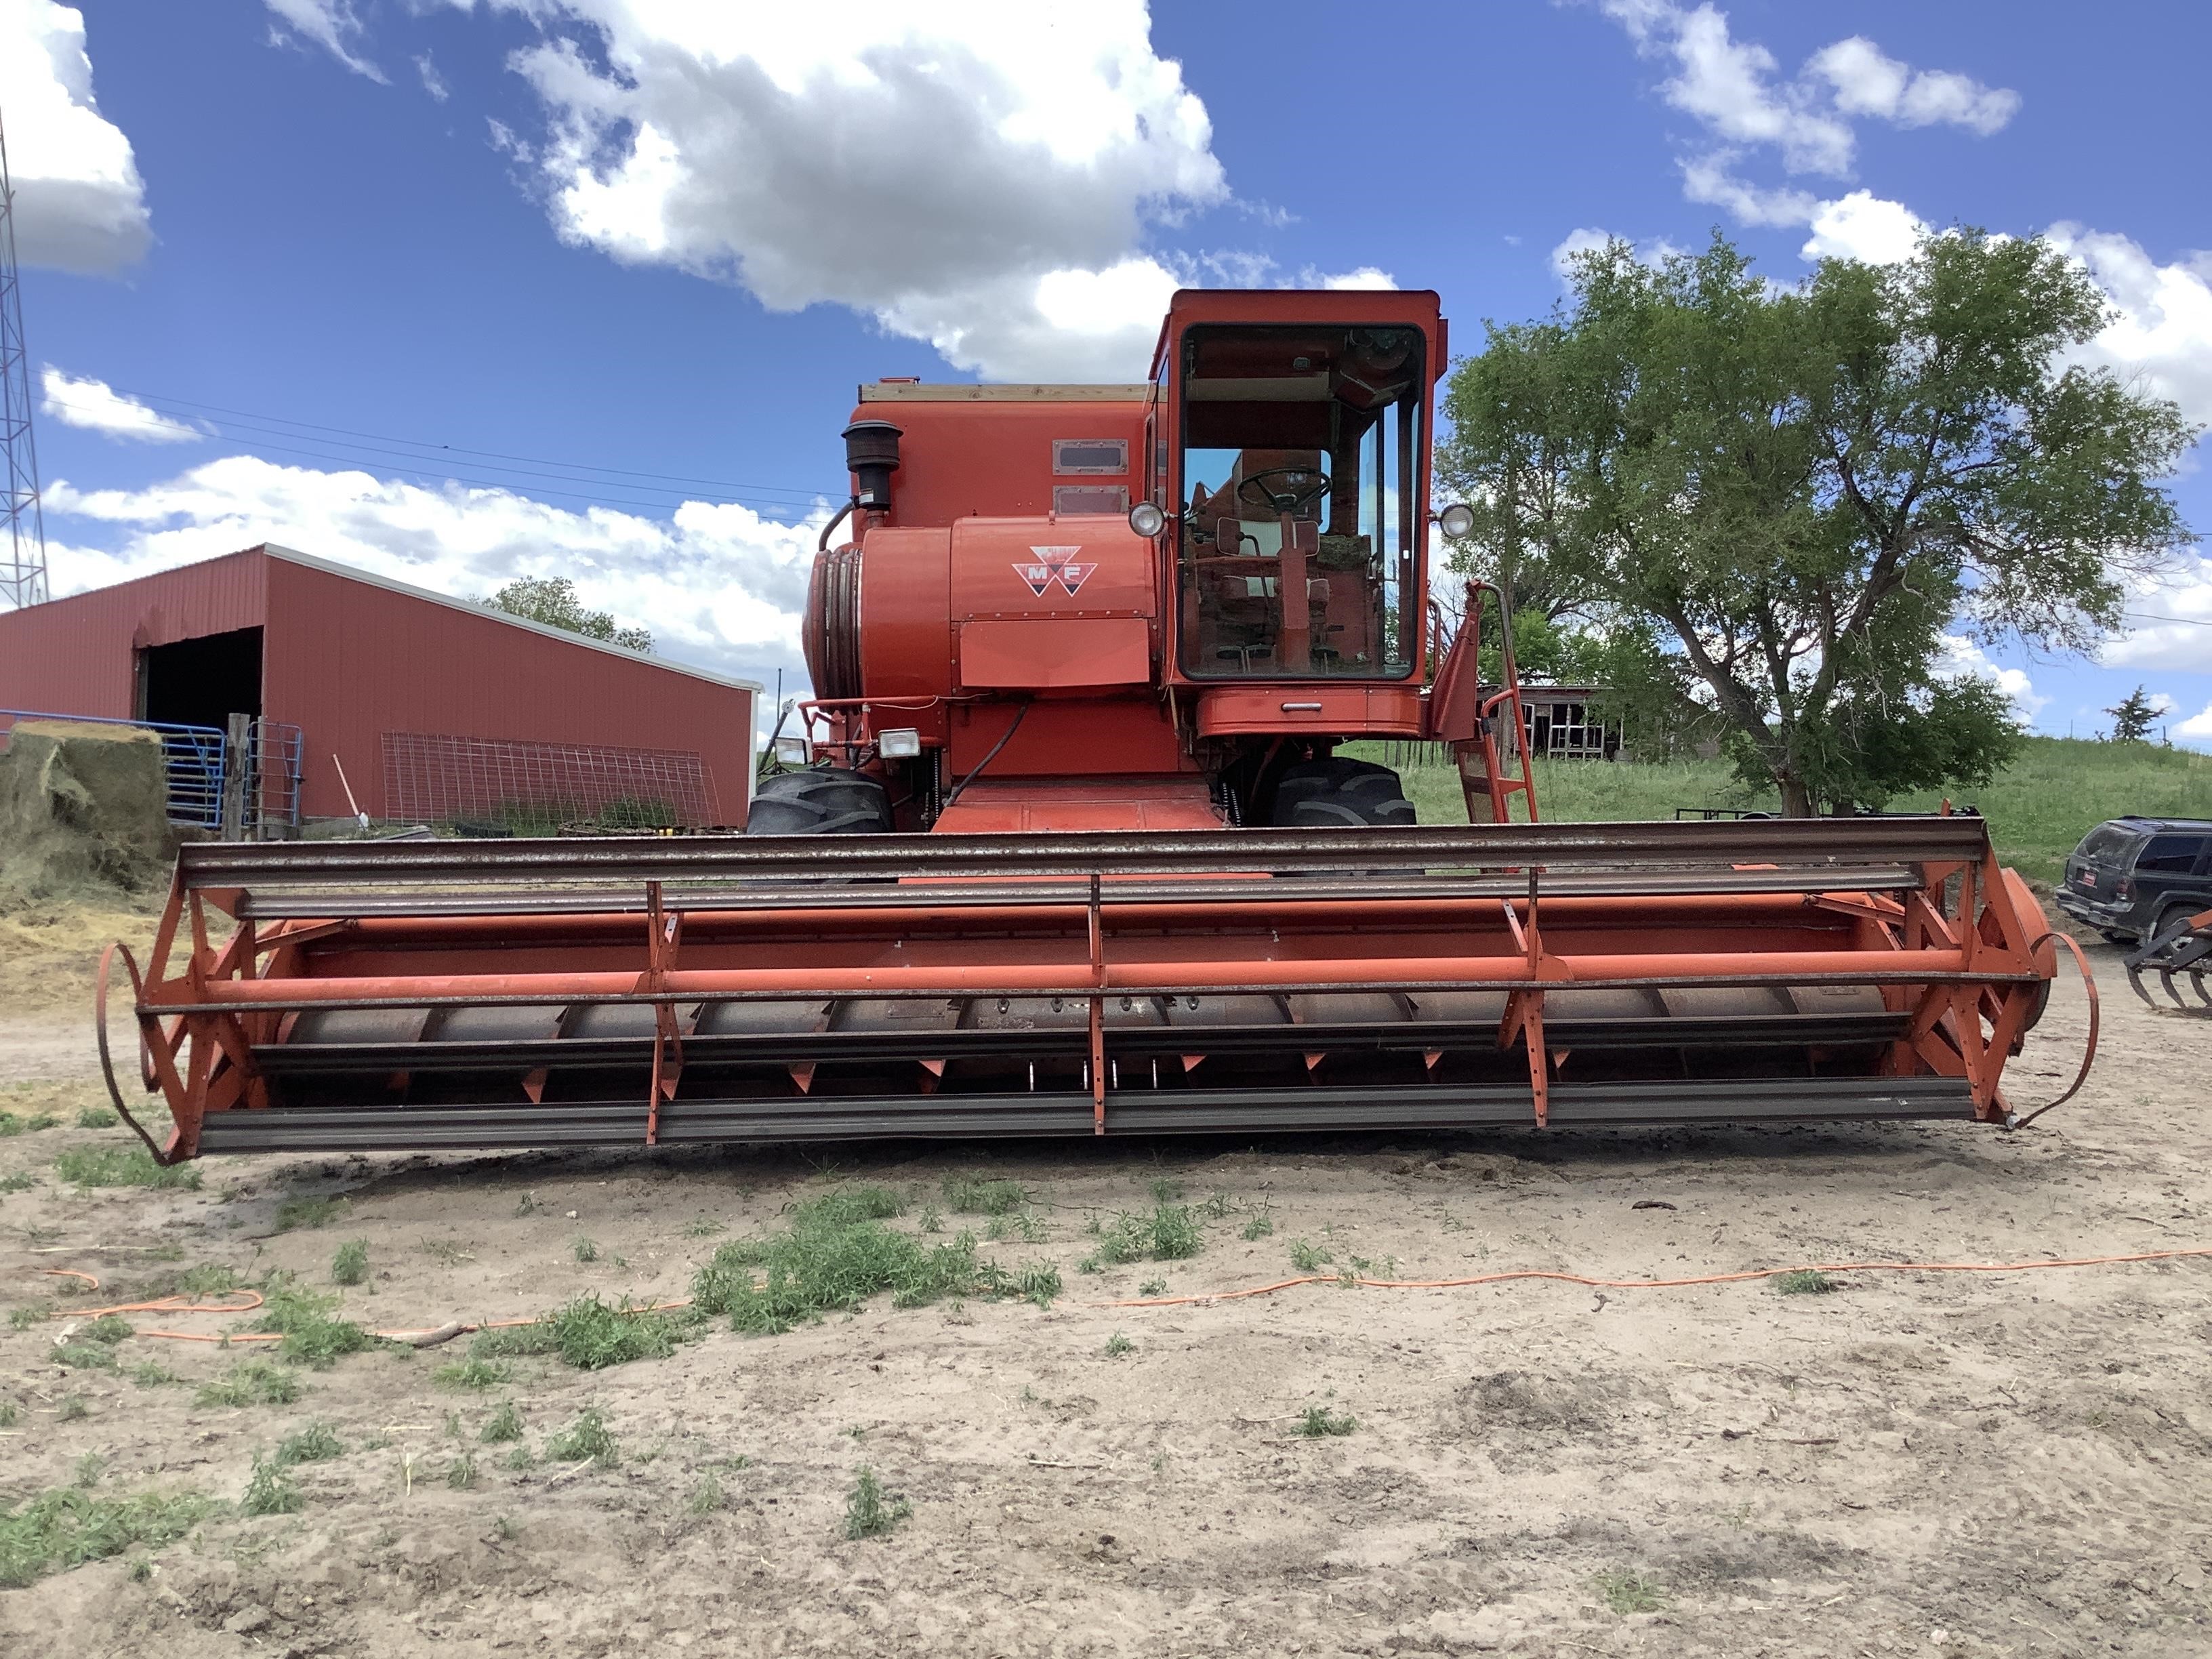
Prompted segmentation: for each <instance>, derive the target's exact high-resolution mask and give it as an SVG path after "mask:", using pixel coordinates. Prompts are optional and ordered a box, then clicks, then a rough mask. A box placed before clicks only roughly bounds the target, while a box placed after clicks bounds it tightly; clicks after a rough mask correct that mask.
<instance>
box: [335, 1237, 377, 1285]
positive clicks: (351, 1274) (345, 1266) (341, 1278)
mask: <svg viewBox="0 0 2212 1659" xmlns="http://www.w3.org/2000/svg"><path fill="white" fill-rule="evenodd" d="M367 1278H368V1240H367V1239H365V1238H351V1239H348V1240H347V1241H346V1242H345V1243H343V1244H341V1245H339V1246H338V1248H337V1253H336V1254H335V1255H332V1256H331V1284H333V1285H358V1284H360V1283H361V1282H362V1280H363V1279H367Z"/></svg>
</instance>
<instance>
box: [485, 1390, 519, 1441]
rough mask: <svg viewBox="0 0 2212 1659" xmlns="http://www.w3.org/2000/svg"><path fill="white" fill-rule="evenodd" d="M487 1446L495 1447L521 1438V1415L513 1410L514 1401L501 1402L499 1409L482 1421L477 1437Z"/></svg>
mask: <svg viewBox="0 0 2212 1659" xmlns="http://www.w3.org/2000/svg"><path fill="white" fill-rule="evenodd" d="M521 1438H522V1413H520V1411H517V1410H516V1409H515V1405H514V1401H512V1400H502V1401H500V1406H499V1409H498V1410H497V1411H495V1412H494V1413H492V1414H491V1415H490V1416H489V1418H487V1419H485V1420H484V1425H483V1431H482V1432H481V1433H479V1434H478V1435H477V1439H479V1440H481V1441H483V1443H484V1444H486V1445H487V1446H496V1445H500V1444H501V1443H504V1442H507V1441H509V1440H520V1439H521Z"/></svg>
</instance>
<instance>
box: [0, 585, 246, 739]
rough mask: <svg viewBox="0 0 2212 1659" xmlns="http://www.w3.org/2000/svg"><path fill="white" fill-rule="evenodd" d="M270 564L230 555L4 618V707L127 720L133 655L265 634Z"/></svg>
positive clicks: (0, 678)
mask: <svg viewBox="0 0 2212 1659" xmlns="http://www.w3.org/2000/svg"><path fill="white" fill-rule="evenodd" d="M269 564H270V561H269V559H268V557H267V556H265V555H264V554H263V553H261V552H260V551H259V550H249V551H247V552H244V553H233V554H229V555H228V556H225V557H222V558H219V559H210V560H207V561H206V562H204V563H201V564H194V565H187V566H185V568H183V569H181V570H165V571H163V572H161V574H158V575H153V576H141V577H139V578H138V579H137V580H135V581H127V582H119V583H118V584H117V585H116V586H113V587H102V588H96V589H94V591H93V592H89V593H72V594H71V595H70V596H69V597H68V598H67V599H52V600H49V601H48V602H47V603H46V604H45V605H32V606H30V607H29V608H28V609H27V610H22V611H8V612H5V613H4V614H0V708H32V709H37V710H39V711H40V712H42V713H46V714H105V715H108V716H111V717H113V718H116V719H120V720H128V719H130V718H131V715H132V714H133V713H134V712H135V711H134V709H133V708H132V702H133V699H134V697H135V696H136V692H137V684H136V681H137V661H136V653H137V652H138V651H139V650H140V649H142V648H143V647H147V646H154V645H174V644H175V643H176V642H177V641H179V640H191V639H198V638H200V637H201V636H202V635H208V634H227V633H229V632H230V631H231V630H232V629H240V628H258V627H260V626H261V625H262V621H263V615H264V609H265V606H266V603H267V593H268V584H267V573H268V568H269Z"/></svg>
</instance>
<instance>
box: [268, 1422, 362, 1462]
mask: <svg viewBox="0 0 2212 1659" xmlns="http://www.w3.org/2000/svg"><path fill="white" fill-rule="evenodd" d="M344 1455H345V1442H344V1441H343V1440H341V1439H339V1438H338V1437H337V1433H336V1432H335V1431H332V1429H331V1425H329V1424H327V1423H324V1422H314V1423H310V1424H308V1425H307V1427H305V1428H303V1429H298V1430H295V1431H293V1432H292V1433H290V1434H289V1435H287V1436H285V1437H284V1438H283V1439H282V1440H280V1441H278V1442H277V1443H276V1464H277V1467H279V1468H290V1467H291V1466H292V1465H293V1464H295V1463H321V1462H328V1461H329V1460H330V1459H331V1458H333V1457H343V1456H344Z"/></svg>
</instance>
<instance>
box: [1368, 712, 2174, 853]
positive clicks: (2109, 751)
mask: <svg viewBox="0 0 2212 1659" xmlns="http://www.w3.org/2000/svg"><path fill="white" fill-rule="evenodd" d="M1383 750H1384V746H1383V745H1382V744H1354V745H1351V746H1349V747H1348V748H1347V750H1346V752H1347V753H1352V754H1362V755H1366V756H1368V757H1370V758H1374V759H1378V760H1386V761H1391V760H1394V759H1395V757H1392V756H1390V755H1388V754H1386V753H1384V752H1383ZM1399 769H1400V771H1401V774H1402V775H1403V776H1404V778H1405V780H1406V793H1407V798H1408V799H1411V800H1412V801H1413V805H1415V806H1416V807H1417V808H1418V809H1419V811H1420V815H1421V822H1422V823H1460V822H1463V821H1464V819H1465V818H1466V816H1467V809H1466V807H1465V805H1463V804H1462V799H1461V796H1460V789H1459V781H1458V778H1457V776H1456V775H1455V773H1454V772H1453V770H1452V769H1451V768H1450V767H1449V766H1437V765H1417V766H1406V765H1401V766H1400V767H1399ZM1536 799H1537V804H1538V805H1539V806H1540V807H1541V809H1542V814H1543V816H1544V817H1546V818H1548V819H1552V820H1554V821H1556V822H1559V823H1604V822H1608V821H1620V820H1624V819H1630V818H1670V817H1674V809H1675V808H1676V807H1678V806H1739V807H1759V808H1763V809H1765V810H1767V811H1778V810H1779V807H1780V801H1779V799H1778V797H1777V796H1776V795H1775V793H1773V792H1772V791H1771V790H1767V791H1764V792H1758V791H1752V790H1747V789H1746V788H1745V787H1743V786H1742V785H1741V783H1739V782H1737V781H1735V778H1734V777H1733V776H1732V775H1730V773H1729V767H1728V764H1727V763H1726V762H1724V761H1687V762H1668V763H1649V764H1646V763H1629V764H1627V765H1615V764H1611V763H1607V762H1603V761H1553V762H1551V763H1542V762H1540V763H1538V764H1537V768H1536ZM1955 799H1956V801H1957V803H1958V804H1959V805H1973V806H1978V807H1979V808H1980V809H1981V811H1982V812H1983V814H1984V817H1987V818H1988V819H1989V821H1990V835H1991V836H1993V837H1994V838H1995V840H1996V846H1997V854H1998V856H1999V857H2001V858H2002V859H2003V860H2004V861H2005V862H2006V863H2008V864H2009V865H2012V866H2014V867H2015V868H2016V869H2018V870H2019V872H2021V874H2022V875H2024V876H2029V877H2033V878H2035V879H2036V880H2039V881H2045V882H2056V881H2057V880H2058V879H2059V878H2061V877H2062V876H2063V874H2064V872H2065V858H2066V854H2069V853H2070V852H2071V851H2073V849H2074V845H2075V842H2078V841H2080V840H2081V837H2082V836H2084V835H2085V834H2087V832H2088V831H2089V830H2090V829H2092V828H2093V827H2094V826H2095V825H2097V824H2099V823H2102V822H2103V821H2104V820H2105V819H2106V818H2116V817H2123V816H2124V815H2125V814H2128V813H2130V812H2136V813H2144V814H2148V815H2152V816H2165V817H2197V818H2212V755H2199V754H2195V753H2192V752H2191V751H2190V750H2185V749H2160V748H2154V747H2153V746H2152V745H2150V744H2112V743H2096V742H2091V741H2086V740H2082V739H2078V738H2028V739H2027V744H2026V746H2025V747H2023V748H2022V750H2021V755H2020V759H2019V760H2018V761H2017V762H2016V763H2015V764H2014V766H2013V767H2012V769H2011V770H2009V771H2008V772H2006V773H2004V774H2002V775H2001V776H1999V777H1998V778H1997V779H1996V781H1994V782H1992V783H1991V784H1990V787H1988V788H1986V789H1978V790H1966V791H1961V792H1960V793H1959V795H1958V796H1956V797H1955ZM1941 800H1942V797H1941V796H1940V795H1933V794H1929V795H1911V796H1906V797H1903V798H1900V799H1897V800H1893V801H1892V802H1891V803H1890V805H1891V807H1892V809H1893V810H1895V811H1934V810H1935V809H1936V806H1937V805H1939V804H1940V803H1941Z"/></svg>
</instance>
